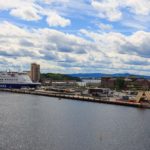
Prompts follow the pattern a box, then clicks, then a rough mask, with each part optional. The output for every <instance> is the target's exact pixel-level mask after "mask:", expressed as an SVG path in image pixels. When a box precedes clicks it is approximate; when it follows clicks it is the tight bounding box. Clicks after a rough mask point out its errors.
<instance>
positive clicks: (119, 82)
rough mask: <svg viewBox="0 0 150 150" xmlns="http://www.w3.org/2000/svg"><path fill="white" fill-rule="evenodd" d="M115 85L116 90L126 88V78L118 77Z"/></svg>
mask: <svg viewBox="0 0 150 150" xmlns="http://www.w3.org/2000/svg"><path fill="white" fill-rule="evenodd" d="M115 87H116V90H123V89H124V88H125V81H124V78H117V80H116V85H115Z"/></svg>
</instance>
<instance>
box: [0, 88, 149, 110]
mask: <svg viewBox="0 0 150 150" xmlns="http://www.w3.org/2000/svg"><path fill="white" fill-rule="evenodd" d="M0 91H1V92H12V93H18V94H31V95H39V96H47V97H57V98H60V99H69V100H78V101H86V102H94V103H104V104H112V105H122V106H130V107H138V108H149V109H150V105H143V104H142V103H133V102H125V101H118V100H117V101H112V100H104V99H102V98H95V97H89V96H88V97H87V96H80V95H67V94H62V93H51V92H49V91H41V90H34V91H33V90H27V89H0Z"/></svg>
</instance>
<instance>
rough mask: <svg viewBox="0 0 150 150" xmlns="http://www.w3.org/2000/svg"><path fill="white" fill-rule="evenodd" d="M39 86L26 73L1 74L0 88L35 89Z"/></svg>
mask: <svg viewBox="0 0 150 150" xmlns="http://www.w3.org/2000/svg"><path fill="white" fill-rule="evenodd" d="M39 85H40V83H33V82H32V81H31V79H30V77H29V76H28V75H27V74H26V73H24V72H0V88H35V87H37V86H39Z"/></svg>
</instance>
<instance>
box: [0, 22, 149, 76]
mask: <svg viewBox="0 0 150 150" xmlns="http://www.w3.org/2000/svg"><path fill="white" fill-rule="evenodd" d="M81 33H82V34H84V37H85V38H81V37H79V36H75V35H73V34H67V33H63V32H60V31H57V30H52V29H48V28H45V29H42V28H41V29H30V30H28V29H25V28H21V27H19V26H16V25H13V24H11V23H8V22H3V23H0V66H3V65H9V64H14V65H15V64H22V65H27V64H28V65H29V64H30V63H31V62H33V61H34V62H38V63H40V64H41V65H42V68H44V70H47V71H48V70H49V71H51V72H66V73H69V72H70V73H71V72H77V71H78V72H107V73H108V72H127V71H130V72H131V73H139V71H140V72H141V73H144V74H148V71H150V60H149V58H150V55H149V54H150V51H149V49H150V46H149V43H150V33H149V32H143V31H139V32H136V33H134V34H133V35H130V36H126V35H123V34H121V33H115V32H109V33H95V32H90V31H87V30H81ZM86 36H87V37H88V38H90V40H87V38H86ZM68 68H69V69H68Z"/></svg>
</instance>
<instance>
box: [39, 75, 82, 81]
mask: <svg viewBox="0 0 150 150" xmlns="http://www.w3.org/2000/svg"><path fill="white" fill-rule="evenodd" d="M41 79H51V80H57V81H64V80H66V81H67V80H75V81H81V79H80V78H79V77H73V76H71V75H65V74H59V73H42V74H41Z"/></svg>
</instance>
